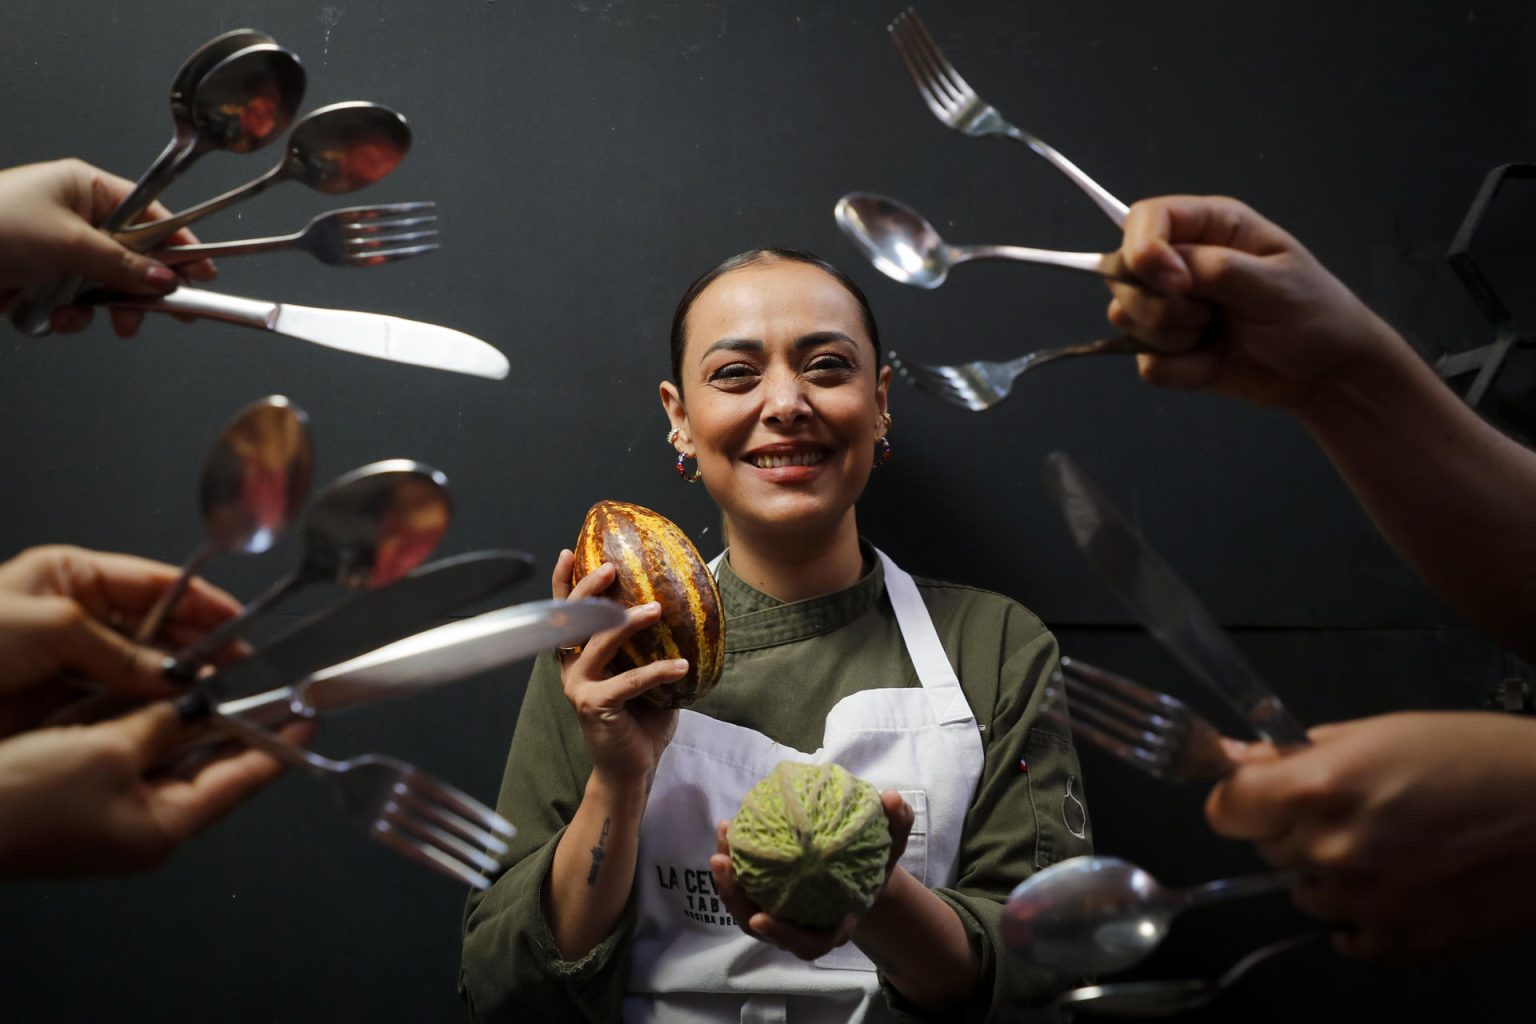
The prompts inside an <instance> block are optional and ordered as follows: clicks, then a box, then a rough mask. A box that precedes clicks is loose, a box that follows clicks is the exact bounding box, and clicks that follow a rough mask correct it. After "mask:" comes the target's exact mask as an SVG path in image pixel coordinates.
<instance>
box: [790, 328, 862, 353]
mask: <svg viewBox="0 0 1536 1024" xmlns="http://www.w3.org/2000/svg"><path fill="white" fill-rule="evenodd" d="M829 341H841V342H843V343H844V344H847V345H852V346H854V347H855V348H857V347H858V344H859V343H858V342H856V341H854V340H853V339H852V338H850V337H849V336H848V335H846V334H844V333H843V332H842V331H813V332H812V333H810V334H807V335H803V336H802V337H799V338H796V339H795V348H797V349H800V348H815V347H816V346H817V345H825V344H826V343H827V342H829Z"/></svg>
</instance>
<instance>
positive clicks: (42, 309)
mask: <svg viewBox="0 0 1536 1024" xmlns="http://www.w3.org/2000/svg"><path fill="white" fill-rule="evenodd" d="M303 97H304V68H303V67H302V66H301V65H300V64H299V59H298V58H297V57H295V56H294V55H293V54H292V53H290V52H288V51H287V50H284V49H282V48H281V47H279V46H277V45H276V44H274V43H273V42H272V39H271V37H270V36H267V35H265V34H264V33H261V32H255V31H253V30H250V29H237V30H236V31H234V32H227V33H225V34H224V35H221V36H218V37H217V38H215V39H213V40H211V41H210V42H208V43H207V44H205V45H204V46H203V47H201V48H200V49H199V50H198V51H197V52H196V53H194V54H193V55H192V56H191V57H189V58H187V60H186V62H185V63H184V64H183V65H182V66H181V70H180V71H179V72H177V75H176V79H175V81H174V83H173V84H172V86H171V117H172V120H173V121H174V124H175V131H174V134H173V135H172V136H171V141H170V144H169V145H167V146H166V148H165V150H164V151H163V152H162V153H161V154H160V156H159V157H158V158H156V160H155V162H154V163H153V164H152V165H151V166H150V168H149V170H147V171H145V172H144V175H143V177H141V178H140V179H139V181H138V184H137V185H135V186H134V189H133V191H132V192H130V193H129V194H128V195H127V196H126V197H125V198H124V199H123V200H122V202H120V203H118V205H117V208H116V209H115V210H113V211H112V213H111V214H109V215H108V217H107V219H106V220H105V221H104V222H103V223H102V224H101V225H100V228H101V230H103V231H107V232H113V231H117V230H118V229H120V228H123V227H126V226H127V225H128V224H130V223H131V222H132V221H133V220H134V218H136V217H138V216H139V215H140V214H142V213H143V212H144V211H145V210H146V209H148V208H149V206H150V204H151V203H153V202H154V201H155V199H156V198H158V197H159V195H160V193H162V192H164V191H165V189H166V188H167V187H168V186H169V185H170V184H171V182H172V181H174V180H175V179H176V177H177V176H178V175H180V174H181V173H182V172H183V171H185V170H186V169H187V168H188V167H190V166H192V164H193V163H194V162H195V161H196V160H197V159H198V158H199V157H201V156H202V155H203V154H204V153H208V152H210V151H212V150H215V149H223V150H227V151H229V152H232V153H249V152H251V151H253V150H256V149H260V148H261V147H262V146H264V145H266V144H267V143H268V142H270V141H272V140H273V139H275V138H276V137H277V136H279V135H281V134H282V133H283V131H284V130H286V129H287V127H288V122H289V121H290V120H291V119H292V118H293V114H294V112H295V111H296V110H297V109H298V106H299V103H300V101H301V100H302V99H303ZM176 230H177V229H176V228H174V227H172V228H169V229H166V230H165V232H164V234H161V235H159V236H158V237H160V238H165V237H168V236H169V235H171V234H172V233H174V232H175V231H176ZM81 283H82V282H81V280H80V279H79V278H69V279H67V280H63V281H59V282H57V283H55V284H54V285H52V286H50V287H48V288H46V289H44V290H43V291H42V292H40V293H39V294H38V295H37V296H36V297H35V298H33V299H32V300H30V301H28V302H24V303H22V304H21V305H20V306H18V307H17V308H16V310H14V311H13V313H12V315H11V321H12V323H14V324H15V325H16V326H17V327H18V328H19V329H21V330H22V331H23V332H24V333H26V334H29V335H32V336H40V335H44V334H47V333H48V321H49V317H50V316H51V315H52V313H53V311H54V310H55V309H57V308H58V307H59V306H62V305H65V304H67V303H68V302H69V301H70V300H71V299H72V298H73V297H74V295H75V293H76V292H78V291H79V290H80V286H81Z"/></svg>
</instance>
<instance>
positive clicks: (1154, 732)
mask: <svg viewBox="0 0 1536 1024" xmlns="http://www.w3.org/2000/svg"><path fill="white" fill-rule="evenodd" d="M1058 683H1060V684H1062V686H1061V688H1060V689H1059V690H1058V691H1057V692H1058V693H1060V692H1061V691H1062V690H1064V691H1065V693H1066V694H1067V695H1068V697H1069V698H1070V706H1071V712H1070V713H1068V712H1067V710H1066V706H1065V705H1062V706H1053V707H1051V708H1050V709H1049V710H1048V711H1047V712H1046V714H1047V715H1049V716H1050V717H1051V719H1052V720H1053V721H1056V722H1057V723H1059V724H1063V725H1067V726H1070V727H1071V729H1072V731H1073V733H1074V734H1076V735H1078V736H1081V737H1082V738H1083V739H1085V740H1087V741H1088V742H1090V743H1092V744H1093V745H1094V746H1096V747H1099V748H1100V749H1101V750H1104V751H1105V752H1106V753H1109V754H1113V755H1114V756H1115V757H1118V758H1120V759H1121V760H1122V761H1125V762H1126V763H1127V764H1132V765H1135V766H1136V767H1137V768H1140V769H1141V770H1142V771H1144V772H1146V773H1148V774H1149V775H1152V776H1154V777H1155V778H1159V779H1163V780H1165V781H1176V782H1214V781H1215V780H1217V779H1221V778H1225V777H1226V776H1228V775H1230V774H1232V772H1233V771H1234V770H1235V769H1236V767H1237V764H1236V762H1234V761H1233V760H1232V758H1231V757H1230V756H1228V754H1227V752H1226V751H1225V750H1224V749H1222V745H1221V732H1220V731H1219V730H1218V729H1217V728H1216V727H1215V726H1214V725H1212V724H1211V723H1210V722H1208V721H1207V720H1206V719H1205V718H1203V717H1202V716H1201V715H1200V714H1199V713H1198V712H1195V711H1193V710H1191V709H1190V708H1189V706H1188V705H1186V704H1185V703H1184V702H1183V701H1181V700H1179V699H1177V698H1176V697H1170V696H1169V695H1168V694H1166V693H1160V692H1158V691H1157V690H1153V689H1151V688H1149V687H1146V686H1142V685H1141V684H1140V683H1136V682H1132V681H1131V680H1129V679H1126V678H1125V677H1124V676H1119V675H1115V674H1114V673H1113V672H1106V671H1105V670H1104V669H1101V668H1097V667H1095V666H1093V665H1089V664H1086V663H1085V662H1081V661H1078V660H1077V659H1076V658H1062V659H1061V667H1060V669H1059V671H1058V673H1057V676H1056V677H1055V678H1053V679H1052V680H1051V684H1052V686H1053V687H1056V686H1057V684H1058Z"/></svg>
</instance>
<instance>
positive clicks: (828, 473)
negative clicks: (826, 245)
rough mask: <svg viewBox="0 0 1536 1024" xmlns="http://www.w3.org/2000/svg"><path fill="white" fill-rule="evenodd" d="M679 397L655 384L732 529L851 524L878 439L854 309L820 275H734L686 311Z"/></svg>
mask: <svg viewBox="0 0 1536 1024" xmlns="http://www.w3.org/2000/svg"><path fill="white" fill-rule="evenodd" d="M686 327H687V332H686V336H687V342H686V345H685V347H684V350H683V359H682V368H681V378H682V379H681V381H680V383H681V384H682V385H683V390H682V393H681V394H679V393H678V390H677V388H675V387H674V386H673V385H672V384H671V382H665V383H663V384H662V386H661V391H662V403H663V405H665V406H666V409H667V415H668V417H669V418H670V419H671V421H672V425H673V426H674V427H676V428H678V431H679V433H678V438H677V444H678V446H679V448H680V449H681V450H683V451H685V452H690V453H695V454H696V456H697V458H698V463H699V471H700V472H701V473H703V475H704V484H705V486H706V487H708V488H709V493H710V496H711V497H713V498H714V499H715V501H716V502H717V503H718V504H719V505H720V507H721V508H722V509H723V510H724V511H725V513H726V515H727V517H729V519H730V520H731V521H732V522H733V524H735V525H737V526H745V527H752V526H756V527H762V528H773V529H790V530H795V529H803V530H810V531H822V530H828V529H831V528H834V527H836V526H837V525H838V524H839V523H841V522H842V521H843V520H844V518H845V517H848V516H851V515H852V512H853V503H854V501H855V499H857V498H858V496H859V494H860V493H861V492H862V491H863V490H864V484H865V483H866V482H867V481H868V479H869V472H870V468H871V465H872V462H873V458H874V450H875V439H876V438H878V437H880V436H883V435H884V433H885V429H884V428H885V422H884V419H885V411H886V390H887V386H888V384H889V378H890V370H889V368H884V369H882V370H880V371H879V373H877V372H876V368H875V349H874V345H873V343H872V342H871V340H870V338H869V336H868V334H867V333H866V331H865V329H864V320H863V316H862V315H861V312H860V309H859V304H858V301H857V300H856V299H854V297H853V296H852V295H851V294H849V292H848V291H847V289H845V288H844V287H843V286H842V285H840V284H839V283H838V282H837V280H836V279H834V278H833V277H831V276H830V275H829V274H827V273H826V272H825V271H823V270H821V269H819V268H817V267H814V266H811V265H810V264H805V263H796V262H790V261H776V262H771V263H765V264H760V265H756V266H749V267H744V268H742V269H740V270H733V271H731V272H730V273H727V274H724V275H723V276H721V277H719V278H717V279H716V280H715V281H713V282H712V283H711V284H710V285H709V286H708V287H707V288H705V290H704V291H703V292H702V293H700V295H699V296H698V298H697V299H696V300H695V301H694V304H693V308H692V309H691V310H690V311H689V313H688V320H687V324H686Z"/></svg>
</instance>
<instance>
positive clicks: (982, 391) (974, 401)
mask: <svg viewBox="0 0 1536 1024" xmlns="http://www.w3.org/2000/svg"><path fill="white" fill-rule="evenodd" d="M1146 351H1149V349H1147V347H1146V346H1145V345H1143V344H1142V343H1141V342H1139V341H1137V340H1136V339H1135V338H1131V337H1128V336H1126V335H1123V334H1122V335H1116V336H1115V337H1113V338H1104V339H1102V340H1100V341H1089V342H1084V343H1083V344H1081V345H1066V346H1063V347H1061V348H1047V349H1041V350H1040V351H1038V352H1027V353H1025V354H1024V355H1022V356H1019V357H1018V358H1017V359H1010V360H1008V361H1007V362H1005V363H992V362H988V361H986V360H984V359H978V360H976V361H975V362H970V363H956V364H954V365H953V366H930V365H928V364H926V363H909V362H906V361H904V360H903V359H902V358H901V357H900V356H898V355H897V354H896V353H895V352H892V353H891V354H890V355H891V369H893V370H894V371H895V372H896V374H897V376H899V377H901V378H903V379H904V380H906V382H907V383H909V384H911V385H912V386H914V387H916V388H918V389H919V390H922V391H926V392H928V393H929V394H930V395H933V396H934V397H935V398H942V399H943V400H944V401H946V402H950V403H952V404H954V405H958V406H960V407H961V408H963V409H972V410H974V411H976V412H980V411H981V410H982V409H990V408H992V407H993V406H994V405H996V404H997V403H998V402H1001V401H1002V400H1003V399H1005V398H1007V397H1008V392H1010V391H1012V390H1013V382H1014V381H1015V380H1017V379H1018V377H1019V374H1021V373H1023V372H1024V371H1025V370H1032V369H1034V368H1035V367H1037V366H1043V365H1045V364H1046V363H1052V362H1055V361H1056V360H1058V359H1066V358H1068V357H1071V356H1102V355H1123V354H1129V353H1136V352H1146Z"/></svg>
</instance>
